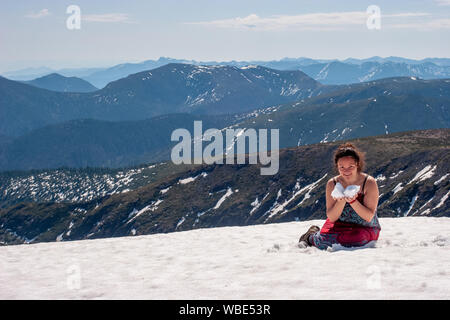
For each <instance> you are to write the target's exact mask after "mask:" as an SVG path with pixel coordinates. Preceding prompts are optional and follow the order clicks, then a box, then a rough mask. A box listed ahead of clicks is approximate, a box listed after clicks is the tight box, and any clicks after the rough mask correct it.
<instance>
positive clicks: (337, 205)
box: [325, 179, 346, 222]
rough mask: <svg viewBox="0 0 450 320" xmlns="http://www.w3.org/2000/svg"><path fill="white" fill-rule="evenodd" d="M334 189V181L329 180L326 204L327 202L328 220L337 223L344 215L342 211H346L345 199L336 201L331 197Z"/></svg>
mask: <svg viewBox="0 0 450 320" xmlns="http://www.w3.org/2000/svg"><path fill="white" fill-rule="evenodd" d="M333 189H334V183H333V179H330V180H328V183H327V187H326V192H325V195H326V202H327V218H328V219H329V220H330V221H331V222H335V221H336V220H337V219H339V217H340V216H341V214H342V210H344V207H345V203H346V201H345V199H340V200H335V199H333V197H332V196H331V193H332V192H333Z"/></svg>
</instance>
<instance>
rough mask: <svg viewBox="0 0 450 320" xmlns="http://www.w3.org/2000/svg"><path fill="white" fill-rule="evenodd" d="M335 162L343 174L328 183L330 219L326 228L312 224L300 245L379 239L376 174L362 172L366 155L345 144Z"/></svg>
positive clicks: (351, 243) (322, 245)
mask: <svg viewBox="0 0 450 320" xmlns="http://www.w3.org/2000/svg"><path fill="white" fill-rule="evenodd" d="M334 164H335V167H336V169H337V170H338V171H339V175H338V176H336V177H334V178H332V179H330V180H328V183H327V186H326V207H327V220H326V221H325V224H324V225H323V226H322V229H320V228H319V227H318V226H311V227H310V228H309V230H308V231H307V232H306V233H305V234H304V235H302V236H301V237H300V241H299V242H300V246H303V247H305V246H315V247H317V248H319V249H326V248H327V247H330V246H332V245H333V244H340V245H342V246H345V247H358V246H363V245H366V244H367V243H369V242H370V241H373V240H377V239H378V236H379V234H380V230H381V227H380V224H379V222H378V217H377V206H378V196H379V193H378V186H377V182H376V180H375V179H374V178H373V177H371V176H369V175H368V174H366V173H363V172H362V170H363V167H364V154H363V153H362V152H361V151H359V150H358V149H357V148H356V147H355V146H354V145H353V144H351V143H345V144H342V145H340V146H339V147H338V149H337V150H336V151H335V153H334Z"/></svg>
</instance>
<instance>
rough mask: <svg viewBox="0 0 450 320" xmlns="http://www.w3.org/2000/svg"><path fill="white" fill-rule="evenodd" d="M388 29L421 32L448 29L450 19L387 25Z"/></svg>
mask: <svg viewBox="0 0 450 320" xmlns="http://www.w3.org/2000/svg"><path fill="white" fill-rule="evenodd" d="M388 27H390V28H396V29H416V30H422V31H430V30H436V29H450V19H434V20H430V21H426V22H420V23H398V24H392V25H388Z"/></svg>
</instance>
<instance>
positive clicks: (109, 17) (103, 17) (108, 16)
mask: <svg viewBox="0 0 450 320" xmlns="http://www.w3.org/2000/svg"><path fill="white" fill-rule="evenodd" d="M81 19H82V20H84V21H90V22H126V23H132V21H131V20H130V17H129V16H128V14H126V13H104V14H82V15H81Z"/></svg>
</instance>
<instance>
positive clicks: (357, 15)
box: [186, 11, 430, 30]
mask: <svg viewBox="0 0 450 320" xmlns="http://www.w3.org/2000/svg"><path fill="white" fill-rule="evenodd" d="M426 16H430V14H429V13H424V12H402V13H393V14H383V13H381V19H383V18H389V20H388V21H392V20H391V19H392V18H397V19H403V18H405V19H407V18H417V17H426ZM368 18H369V15H368V14H367V12H365V11H349V12H328V13H309V14H300V15H276V16H271V17H267V18H263V17H260V16H258V15H257V14H254V13H252V14H250V15H248V16H246V17H243V18H241V17H236V18H230V19H223V20H212V21H202V22H187V23H186V24H191V25H201V26H212V27H219V28H235V29H237V28H240V29H253V30H285V29H288V28H290V29H297V30H340V29H345V28H349V27H354V26H361V27H362V28H366V22H367V19H368ZM405 26H407V25H405Z"/></svg>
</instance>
